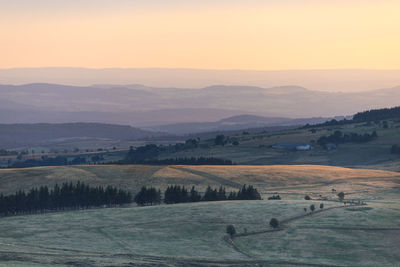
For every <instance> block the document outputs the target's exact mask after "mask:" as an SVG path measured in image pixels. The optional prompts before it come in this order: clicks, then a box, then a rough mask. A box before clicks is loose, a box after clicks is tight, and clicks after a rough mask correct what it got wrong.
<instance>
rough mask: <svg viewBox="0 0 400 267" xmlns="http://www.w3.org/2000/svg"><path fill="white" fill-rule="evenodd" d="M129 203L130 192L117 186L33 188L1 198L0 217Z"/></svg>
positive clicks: (85, 185)
mask: <svg viewBox="0 0 400 267" xmlns="http://www.w3.org/2000/svg"><path fill="white" fill-rule="evenodd" d="M131 202H132V196H131V193H130V192H128V191H125V190H122V189H117V188H116V187H112V186H107V187H105V188H104V187H102V186H98V187H90V186H89V185H87V184H85V183H82V182H79V181H78V182H77V183H76V184H73V183H72V182H71V183H63V184H62V185H61V186H59V185H58V184H56V185H55V186H54V187H53V188H51V189H49V188H48V187H47V186H41V187H39V188H32V189H31V190H29V192H27V193H25V192H24V191H22V190H20V191H18V192H16V193H15V194H12V195H8V196H3V194H1V195H0V214H1V215H2V216H7V215H14V214H26V213H37V212H42V211H55V210H65V209H84V208H90V207H96V206H97V207H98V206H104V205H106V206H115V205H121V204H126V203H131Z"/></svg>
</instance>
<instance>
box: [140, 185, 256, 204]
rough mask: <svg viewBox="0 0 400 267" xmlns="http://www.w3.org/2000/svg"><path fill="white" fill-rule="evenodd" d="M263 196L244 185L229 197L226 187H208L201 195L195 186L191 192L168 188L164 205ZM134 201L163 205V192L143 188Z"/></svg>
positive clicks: (254, 198) (151, 188)
mask: <svg viewBox="0 0 400 267" xmlns="http://www.w3.org/2000/svg"><path fill="white" fill-rule="evenodd" d="M260 199H261V196H260V194H259V193H258V191H257V189H256V188H254V187H253V186H251V185H249V186H246V185H243V187H242V188H240V189H239V190H238V191H237V192H230V193H229V195H227V193H226V190H225V188H224V187H222V186H220V187H219V189H217V188H211V187H210V186H208V187H207V189H206V191H205V193H204V194H203V195H201V194H200V193H199V191H197V190H196V188H195V187H194V186H193V187H192V188H191V189H190V190H189V189H188V188H186V187H184V186H179V185H175V186H168V187H167V189H166V190H165V192H164V203H165V204H175V203H186V202H199V201H222V200H260ZM134 201H135V202H136V203H137V204H138V205H141V206H144V205H157V204H161V202H162V199H161V190H160V189H158V190H157V189H155V188H154V187H145V186H144V187H142V189H141V190H140V191H139V193H137V194H136V196H135V199H134Z"/></svg>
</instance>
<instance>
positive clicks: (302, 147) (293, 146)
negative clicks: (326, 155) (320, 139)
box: [272, 143, 311, 151]
mask: <svg viewBox="0 0 400 267" xmlns="http://www.w3.org/2000/svg"><path fill="white" fill-rule="evenodd" d="M272 148H275V149H287V150H297V151H305V150H310V149H311V145H309V144H300V143H276V144H274V145H273V146H272Z"/></svg>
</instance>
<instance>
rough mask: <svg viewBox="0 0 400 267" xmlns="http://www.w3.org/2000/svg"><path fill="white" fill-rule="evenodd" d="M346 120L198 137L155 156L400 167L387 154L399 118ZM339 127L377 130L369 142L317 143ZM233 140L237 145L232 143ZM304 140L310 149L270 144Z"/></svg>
mask: <svg viewBox="0 0 400 267" xmlns="http://www.w3.org/2000/svg"><path fill="white" fill-rule="evenodd" d="M385 121H386V122H384V121H379V120H376V121H369V122H368V121H365V122H350V123H346V124H343V125H341V124H338V125H324V124H322V125H320V126H318V127H312V126H310V127H300V128H295V129H293V128H292V129H284V130H277V131H268V130H267V131H263V132H256V133H251V132H250V133H246V134H243V133H238V134H236V135H233V136H229V137H225V145H224V146H222V145H215V140H214V138H213V139H209V140H201V141H200V143H199V144H198V146H197V147H196V148H190V149H186V150H182V151H178V152H173V151H169V152H165V153H161V154H160V156H159V158H176V157H200V156H203V157H207V156H213V157H216V158H225V159H230V160H232V161H233V162H236V163H237V164H249V165H271V164H319V165H333V166H343V167H360V168H380V169H388V170H395V171H400V167H399V166H400V164H399V163H400V156H399V155H397V154H391V152H390V151H391V147H392V146H393V145H395V144H399V138H400V120H398V118H392V119H387V120H385ZM335 131H340V132H341V133H342V134H343V135H349V134H351V133H356V134H359V135H364V134H371V133H373V132H374V131H375V132H376V133H377V136H378V137H377V138H376V139H374V140H371V141H369V142H363V143H360V142H345V143H340V144H338V145H337V148H336V149H333V150H327V149H325V148H324V147H323V146H321V145H319V144H318V139H319V138H321V137H322V136H329V135H332V134H334V133H335ZM234 142H237V143H236V144H237V145H234ZM279 143H300V144H301V143H306V144H310V145H311V147H312V149H311V150H308V151H293V150H290V149H276V148H273V145H274V144H279Z"/></svg>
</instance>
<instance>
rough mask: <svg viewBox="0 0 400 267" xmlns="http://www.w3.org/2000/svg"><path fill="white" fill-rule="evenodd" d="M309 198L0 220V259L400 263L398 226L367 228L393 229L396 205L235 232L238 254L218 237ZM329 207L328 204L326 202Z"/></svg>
mask: <svg viewBox="0 0 400 267" xmlns="http://www.w3.org/2000/svg"><path fill="white" fill-rule="evenodd" d="M311 203H314V204H316V205H318V204H319V203H320V202H312V201H304V200H297V201H293V200H286V201H247V202H240V201H232V202H214V203H195V204H178V205H171V206H164V205H163V206H153V207H143V208H142V207H131V208H115V209H99V210H87V211H72V212H64V213H53V214H43V215H32V216H29V217H27V216H17V217H7V218H1V220H0V238H1V242H0V263H1V262H3V263H7V262H8V261H11V262H14V263H15V264H18V265H17V266H24V265H25V264H27V266H31V265H30V264H33V263H36V264H41V265H42V266H43V264H49V265H51V264H53V266H54V265H58V264H60V265H72V266H110V265H112V266H130V265H135V264H136V265H144V264H153V265H160V266H166V265H168V266H191V265H196V264H197V265H205V264H209V265H212V266H223V265H232V264H243V265H244V264H248V265H252V266H254V265H255V264H268V263H270V264H273V263H275V264H282V263H284V266H291V265H292V264H291V263H303V264H326V265H338V266H343V265H346V266H365V265H371V266H372V265H373V266H378V265H379V266H391V265H393V264H396V262H398V261H399V260H400V258H399V255H400V250H399V247H400V246H398V245H399V242H400V239H399V237H398V233H399V231H398V230H374V229H373V228H376V227H379V228H382V227H385V228H389V229H396V228H397V229H398V225H399V223H400V216H399V211H400V210H399V206H398V204H396V205H394V203H392V204H382V203H376V204H375V203H372V204H371V205H369V206H368V207H371V208H372V209H366V210H362V209H361V210H352V209H356V208H355V207H353V208H347V209H335V210H329V211H326V212H325V213H323V214H322V213H321V214H318V215H317V214H315V215H313V216H308V217H306V218H305V219H303V220H298V221H296V222H293V223H291V224H289V225H288V226H287V229H285V230H283V231H279V232H272V233H266V234H261V235H254V236H246V237H238V238H235V239H234V242H235V244H236V246H237V247H238V248H239V249H240V250H239V251H238V250H235V249H234V248H233V247H232V246H231V245H230V244H229V243H227V242H226V241H225V239H224V236H225V233H224V232H225V227H226V225H228V224H233V225H235V227H236V229H237V231H239V232H243V231H244V229H245V228H246V229H247V230H248V231H257V230H264V229H268V228H269V226H268V225H267V222H268V221H269V219H270V218H271V217H276V218H279V220H284V219H287V218H290V217H293V216H298V215H301V214H304V211H303V207H308V206H309V205H310V204H311ZM335 205H338V203H334V202H326V204H325V207H326V208H327V207H330V206H335ZM339 205H340V204H339ZM28 218H29V220H28ZM338 226H339V227H341V228H342V229H339V228H338ZM346 227H369V228H371V230H370V231H365V230H361V231H360V230H346ZM211 263H213V264H211Z"/></svg>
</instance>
